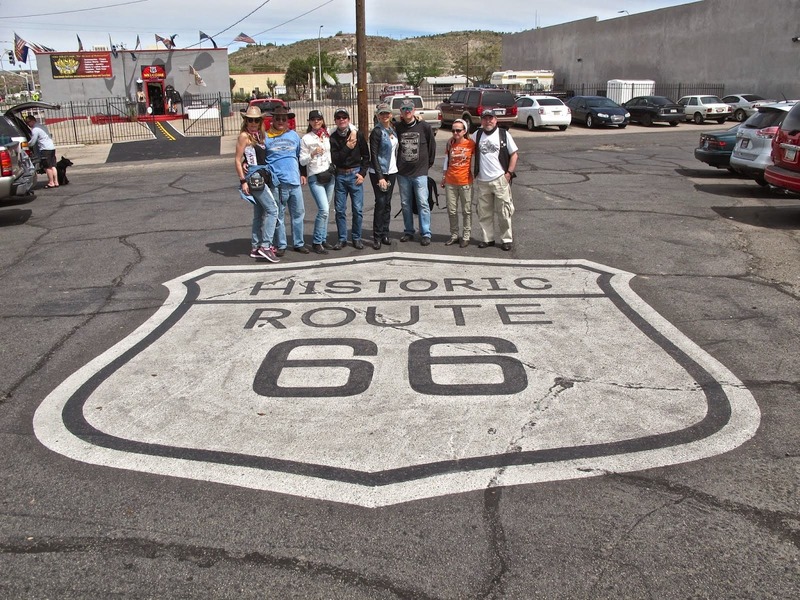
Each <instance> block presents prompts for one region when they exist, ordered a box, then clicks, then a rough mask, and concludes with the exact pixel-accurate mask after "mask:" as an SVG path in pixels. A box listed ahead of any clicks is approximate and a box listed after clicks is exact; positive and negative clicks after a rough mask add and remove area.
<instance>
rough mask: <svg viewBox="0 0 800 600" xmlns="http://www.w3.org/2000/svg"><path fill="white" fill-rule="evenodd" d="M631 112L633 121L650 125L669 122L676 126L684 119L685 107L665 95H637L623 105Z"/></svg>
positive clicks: (646, 125)
mask: <svg viewBox="0 0 800 600" xmlns="http://www.w3.org/2000/svg"><path fill="white" fill-rule="evenodd" d="M622 106H623V107H624V108H625V109H627V111H628V112H629V113H631V122H632V123H633V122H635V123H641V124H642V125H644V126H645V127H650V125H652V124H653V123H669V124H670V125H671V126H672V127H676V126H677V125H678V123H679V122H680V121H683V120H684V116H683V107H682V106H681V105H680V104H678V103H677V102H674V101H673V100H670V99H669V98H666V97H664V96H637V97H636V98H631V99H630V100H628V101H627V102H625V103H624V104H623V105H622Z"/></svg>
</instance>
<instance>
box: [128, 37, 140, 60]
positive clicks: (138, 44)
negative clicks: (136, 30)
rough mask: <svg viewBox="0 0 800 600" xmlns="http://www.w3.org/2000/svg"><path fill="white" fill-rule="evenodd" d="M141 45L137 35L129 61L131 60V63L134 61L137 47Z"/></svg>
mask: <svg viewBox="0 0 800 600" xmlns="http://www.w3.org/2000/svg"><path fill="white" fill-rule="evenodd" d="M141 45H142V42H140V41H139V36H138V35H137V36H136V47H135V48H134V49H133V50H132V51H131V60H133V61H135V60H136V54H135V53H136V52H138V51H139V46H141Z"/></svg>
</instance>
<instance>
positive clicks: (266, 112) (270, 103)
mask: <svg viewBox="0 0 800 600" xmlns="http://www.w3.org/2000/svg"><path fill="white" fill-rule="evenodd" d="M249 106H257V107H258V108H260V109H261V116H263V117H264V127H265V128H267V129H269V128H270V126H271V125H272V111H273V110H275V109H276V108H277V107H278V106H284V107H286V110H288V111H289V129H297V120H296V119H295V116H294V113H293V112H292V109H291V108H289V105H288V104H287V103H286V102H285V101H284V100H281V99H280V98H256V99H255V100H250V104H249ZM242 112H244V111H242Z"/></svg>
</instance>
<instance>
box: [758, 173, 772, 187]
mask: <svg viewBox="0 0 800 600" xmlns="http://www.w3.org/2000/svg"><path fill="white" fill-rule="evenodd" d="M756 183H757V184H758V185H760V186H761V187H767V186H768V185H769V183H768V182H767V180H766V179H764V175H756Z"/></svg>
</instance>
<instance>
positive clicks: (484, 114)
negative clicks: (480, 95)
mask: <svg viewBox="0 0 800 600" xmlns="http://www.w3.org/2000/svg"><path fill="white" fill-rule="evenodd" d="M496 116H497V115H495V114H494V111H493V110H491V109H489V110H486V109H484V111H483V112H482V113H481V119H482V118H484V117H496Z"/></svg>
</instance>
